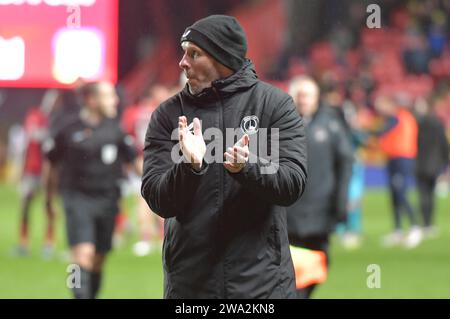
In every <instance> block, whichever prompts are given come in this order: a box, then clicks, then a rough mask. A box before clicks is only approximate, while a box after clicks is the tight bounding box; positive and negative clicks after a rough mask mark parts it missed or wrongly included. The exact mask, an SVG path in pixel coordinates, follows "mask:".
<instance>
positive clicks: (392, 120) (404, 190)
mask: <svg viewBox="0 0 450 319" xmlns="http://www.w3.org/2000/svg"><path fill="white" fill-rule="evenodd" d="M405 102H406V100H405V98H404V97H403V96H402V95H400V93H399V94H397V95H396V97H394V96H393V95H392V94H383V95H380V96H378V97H377V99H376V101H375V109H376V111H377V112H378V114H379V115H381V116H382V117H383V119H384V126H383V128H382V129H381V130H379V131H378V132H377V133H376V135H377V136H378V137H379V145H380V147H381V150H382V151H383V153H384V154H385V155H386V157H387V175H388V181H389V190H390V193H391V203H392V211H393V217H394V232H393V233H391V234H389V235H387V236H385V238H384V239H383V243H384V245H385V246H396V245H402V244H404V245H405V246H406V247H407V248H414V247H416V246H417V245H419V244H420V242H421V241H422V232H421V229H420V227H419V224H418V221H417V216H416V214H415V211H414V209H413V206H412V205H411V203H410V202H409V200H408V189H409V186H410V183H411V181H412V180H413V178H414V166H415V158H416V156H417V136H418V126H417V122H416V119H415V118H414V116H413V115H412V114H411V112H410V111H409V110H408V109H407V106H406V105H404V104H406V103H405ZM402 104H403V105H402ZM403 213H406V214H407V216H408V218H409V222H410V225H411V228H410V230H409V232H408V233H407V234H406V235H404V234H403V232H402V225H401V219H402V215H403Z"/></svg>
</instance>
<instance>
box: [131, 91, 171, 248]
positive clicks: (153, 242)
mask: <svg viewBox="0 0 450 319" xmlns="http://www.w3.org/2000/svg"><path fill="white" fill-rule="evenodd" d="M169 93H170V92H169V90H168V89H167V88H166V87H164V86H162V85H155V86H153V87H151V88H150V89H149V90H148V91H147V92H145V94H144V95H143V96H142V97H141V98H140V101H138V103H137V104H136V105H135V106H131V107H128V108H127V109H126V110H125V112H124V114H123V116H122V127H123V129H124V131H125V132H126V133H127V134H128V135H130V136H133V137H134V138H135V140H136V147H137V152H138V160H139V161H140V162H141V166H142V163H143V154H144V152H143V150H144V143H145V133H146V130H147V127H148V123H149V122H150V118H151V115H152V113H153V111H154V110H155V109H156V108H157V107H158V105H159V104H161V103H162V102H163V101H165V100H166V99H168V98H169ZM129 175H130V176H129V180H130V184H131V185H130V186H131V188H132V193H133V195H135V196H137V210H136V211H137V221H138V232H139V234H138V236H139V241H138V242H136V243H135V244H134V245H133V253H134V254H135V255H136V256H147V255H148V254H150V253H152V252H153V251H155V250H158V249H160V248H161V245H162V236H163V221H162V219H161V218H160V217H159V216H158V215H156V214H153V213H152V211H151V210H150V209H149V207H148V205H147V203H146V202H145V199H144V198H143V197H142V196H141V195H140V188H141V176H140V175H136V174H133V172H132V171H130V174H129Z"/></svg>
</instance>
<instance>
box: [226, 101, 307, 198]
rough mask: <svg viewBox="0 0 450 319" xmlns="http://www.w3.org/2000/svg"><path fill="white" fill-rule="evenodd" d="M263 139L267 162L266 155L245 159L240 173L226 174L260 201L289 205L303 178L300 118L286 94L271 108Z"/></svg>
mask: <svg viewBox="0 0 450 319" xmlns="http://www.w3.org/2000/svg"><path fill="white" fill-rule="evenodd" d="M277 131H278V134H277V133H276V132H277ZM277 140H278V141H277ZM267 141H268V144H270V146H268V148H271V149H272V151H271V153H272V154H271V158H270V163H269V162H268V158H264V157H262V156H258V157H256V156H255V160H253V161H249V162H248V163H247V164H246V166H245V167H244V169H243V170H242V171H241V172H239V173H236V174H232V173H230V174H231V176H233V177H234V178H235V179H236V180H238V181H239V182H240V183H241V184H242V185H243V186H244V187H247V188H249V189H250V190H252V192H254V193H256V194H257V195H258V196H259V197H260V198H261V199H262V200H265V201H269V202H271V203H273V204H275V205H280V206H290V205H292V204H293V203H294V202H295V201H297V200H298V199H299V198H300V196H301V195H302V194H303V191H304V190H305V185H306V180H307V172H306V160H307V158H306V137H305V129H304V125H303V119H302V118H301V117H300V116H299V115H298V113H297V110H296V108H295V105H294V102H293V101H292V99H291V98H290V97H287V98H286V99H285V100H284V101H283V102H282V103H281V104H280V105H278V106H277V107H275V111H274V113H273V114H272V116H271V120H270V126H269V127H268V132H267ZM274 141H275V143H274ZM260 142H261V141H259V143H260ZM274 144H275V145H274ZM277 144H278V145H277ZM274 152H275V153H274ZM274 154H276V155H278V156H273V155H274Z"/></svg>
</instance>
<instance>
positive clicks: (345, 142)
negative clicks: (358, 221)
mask: <svg viewBox="0 0 450 319" xmlns="http://www.w3.org/2000/svg"><path fill="white" fill-rule="evenodd" d="M330 131H331V136H333V146H334V150H333V151H334V171H335V173H336V179H335V180H336V185H335V197H334V203H333V207H334V210H333V213H334V214H335V218H336V221H338V222H339V221H344V220H345V219H346V216H347V206H348V188H349V183H350V178H351V175H352V166H353V153H354V152H353V146H352V143H351V136H350V134H349V133H348V132H347V131H346V130H345V128H344V127H343V126H342V125H341V124H340V123H339V122H338V121H332V122H331V123H330Z"/></svg>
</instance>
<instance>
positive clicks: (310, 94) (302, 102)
mask: <svg viewBox="0 0 450 319" xmlns="http://www.w3.org/2000/svg"><path fill="white" fill-rule="evenodd" d="M294 99H295V103H296V104H297V109H298V112H299V113H300V114H301V115H302V116H306V117H309V116H312V115H313V114H314V112H316V110H317V108H318V104H319V90H318V88H317V86H316V85H315V84H314V83H312V82H310V81H303V82H301V83H299V84H298V89H297V96H295V97H294Z"/></svg>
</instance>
